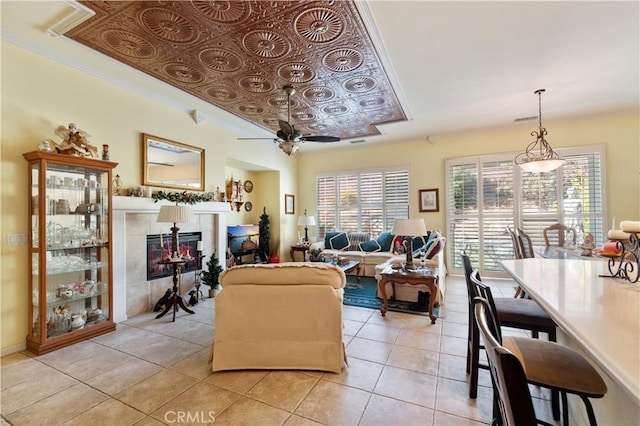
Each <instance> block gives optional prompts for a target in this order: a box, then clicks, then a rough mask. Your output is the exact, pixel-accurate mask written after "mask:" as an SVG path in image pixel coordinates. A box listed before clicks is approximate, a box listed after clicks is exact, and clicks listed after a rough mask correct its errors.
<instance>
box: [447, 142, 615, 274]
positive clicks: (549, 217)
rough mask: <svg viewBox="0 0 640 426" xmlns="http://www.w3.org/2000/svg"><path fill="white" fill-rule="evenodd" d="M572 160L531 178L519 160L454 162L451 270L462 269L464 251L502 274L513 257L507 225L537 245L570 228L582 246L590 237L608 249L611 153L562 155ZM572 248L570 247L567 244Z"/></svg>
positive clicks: (450, 170)
mask: <svg viewBox="0 0 640 426" xmlns="http://www.w3.org/2000/svg"><path fill="white" fill-rule="evenodd" d="M557 151H558V153H559V154H560V156H561V157H562V158H564V159H565V160H566V162H565V164H564V165H563V166H562V167H560V168H559V169H557V170H554V171H551V172H548V173H527V172H522V171H521V169H520V168H519V167H517V166H515V165H514V164H513V154H499V155H485V156H479V157H464V158H457V159H450V160H447V166H446V167H447V175H446V180H447V182H446V191H447V196H446V200H447V207H446V209H447V232H448V235H447V247H448V248H447V250H448V254H449V259H450V263H451V265H450V267H451V269H452V270H458V271H461V270H462V261H461V260H460V250H465V251H466V252H467V254H469V256H470V257H471V260H472V262H473V264H474V266H476V265H477V267H479V268H480V271H481V272H483V273H485V274H486V273H488V274H489V275H492V274H496V275H500V272H501V270H502V268H501V267H500V260H502V259H509V258H513V256H514V253H513V246H512V243H511V240H510V237H509V235H508V234H507V233H506V232H505V230H506V227H507V226H511V227H514V226H517V227H520V228H522V229H523V230H524V231H525V232H526V233H527V234H528V235H529V236H530V237H531V240H532V243H533V245H534V247H542V246H544V239H543V229H544V228H546V227H548V226H550V225H552V224H555V223H563V224H565V225H567V226H569V227H573V228H574V229H575V230H576V234H577V238H576V240H577V243H580V242H581V241H582V240H583V239H584V236H585V235H586V234H587V233H591V234H593V236H594V237H595V244H596V246H599V245H601V244H602V243H603V241H604V237H605V233H606V229H605V223H604V218H605V217H606V211H605V205H606V203H605V195H604V188H605V184H604V182H603V176H604V149H603V147H602V146H600V145H598V146H587V147H575V148H564V149H558V150H557ZM567 243H568V242H567Z"/></svg>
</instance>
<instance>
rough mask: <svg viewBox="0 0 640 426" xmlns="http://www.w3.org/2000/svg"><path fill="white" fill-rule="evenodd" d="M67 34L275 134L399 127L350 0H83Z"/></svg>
mask: <svg viewBox="0 0 640 426" xmlns="http://www.w3.org/2000/svg"><path fill="white" fill-rule="evenodd" d="M82 3H83V4H84V5H85V6H87V7H89V8H90V9H92V10H94V11H95V12H96V15H95V16H94V17H92V18H91V19H89V20H87V21H85V22H84V23H82V24H81V25H79V26H78V27H76V28H74V29H72V30H71V31H69V32H68V33H67V34H66V35H67V36H68V37H70V38H72V39H74V40H76V41H78V42H80V43H82V44H84V45H86V46H88V47H91V48H92V49H95V50H97V51H100V52H101V53H103V54H105V55H107V56H110V57H112V58H114V59H117V60H118V61H121V62H123V63H125V64H127V65H130V66H132V67H134V68H136V69H138V70H140V71H143V72H145V73H147V74H149V75H151V76H153V77H155V78H158V79H160V80H162V81H164V82H166V83H168V84H170V85H172V86H175V87H177V88H179V89H181V90H184V91H185V92H188V93H190V94H192V95H194V96H197V97H198V98H201V99H203V100H205V101H207V102H209V103H211V104H214V105H216V106H218V107H220V108H222V109H224V110H226V111H228V112H230V113H232V114H235V115H237V116H239V117H241V118H243V119H245V120H248V121H250V122H252V123H254V124H256V125H258V126H260V127H263V128H265V129H267V130H269V131H271V132H273V133H274V135H275V132H276V131H277V129H278V119H285V120H286V95H285V94H284V92H283V91H282V87H283V86H284V85H286V84H290V85H292V86H293V87H294V88H295V89H296V91H297V93H296V94H295V95H294V96H292V98H291V104H292V108H291V121H292V123H293V124H294V125H295V126H296V129H297V130H299V131H300V132H301V133H302V134H303V135H305V136H306V135H329V136H338V137H340V138H343V139H350V138H362V137H367V136H374V135H379V134H380V132H379V130H378V129H377V127H376V125H378V124H382V123H390V122H397V121H406V119H407V117H406V115H405V113H404V111H403V110H402V107H401V105H400V102H399V101H398V97H397V96H396V94H395V92H394V89H393V87H391V84H390V82H389V78H388V77H387V75H386V73H385V70H384V69H383V67H382V64H381V61H380V58H379V57H378V55H377V53H376V50H375V47H374V46H373V43H372V41H371V39H370V37H369V34H368V33H367V30H366V28H365V26H364V24H363V21H362V18H361V17H360V15H359V13H358V11H357V9H356V7H355V5H354V3H353V2H352V1H213V0H212V1H161V2H151V1H127V2H122V1H90V2H89V1H85V2H82Z"/></svg>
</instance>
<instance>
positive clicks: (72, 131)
mask: <svg viewBox="0 0 640 426" xmlns="http://www.w3.org/2000/svg"><path fill="white" fill-rule="evenodd" d="M55 133H56V135H58V136H60V137H61V138H62V142H61V143H60V144H56V145H55V149H56V152H58V153H60V154H66V155H74V156H77V157H78V156H84V157H96V158H97V157H98V148H97V147H95V146H93V145H91V143H89V141H88V140H87V138H88V137H89V136H90V135H88V134H87V132H85V131H84V130H80V129H78V126H76V124H75V123H69V127H68V128H67V127H64V126H59V127H58V128H57V129H56V130H55Z"/></svg>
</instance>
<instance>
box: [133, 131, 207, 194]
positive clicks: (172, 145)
mask: <svg viewBox="0 0 640 426" xmlns="http://www.w3.org/2000/svg"><path fill="white" fill-rule="evenodd" d="M142 182H143V183H142V184H143V185H146V186H155V187H159V188H172V189H182V190H192V191H204V149H203V148H197V147H195V146H190V145H185V144H183V143H180V142H175V141H172V140H169V139H164V138H161V137H158V136H153V135H149V134H147V133H142Z"/></svg>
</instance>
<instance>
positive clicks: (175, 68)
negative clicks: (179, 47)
mask: <svg viewBox="0 0 640 426" xmlns="http://www.w3.org/2000/svg"><path fill="white" fill-rule="evenodd" d="M162 71H163V72H164V73H165V75H166V77H168V78H169V79H171V80H176V81H177V82H178V83H185V84H195V83H200V82H202V81H204V79H205V73H204V70H202V69H199V68H198V67H194V66H191V65H189V64H185V63H182V62H170V63H168V64H165V65H164V66H163V67H162Z"/></svg>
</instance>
